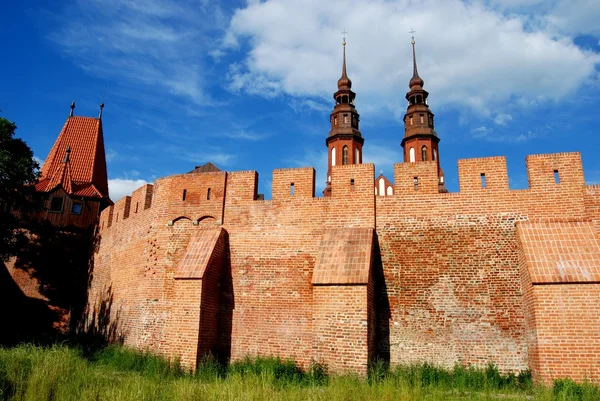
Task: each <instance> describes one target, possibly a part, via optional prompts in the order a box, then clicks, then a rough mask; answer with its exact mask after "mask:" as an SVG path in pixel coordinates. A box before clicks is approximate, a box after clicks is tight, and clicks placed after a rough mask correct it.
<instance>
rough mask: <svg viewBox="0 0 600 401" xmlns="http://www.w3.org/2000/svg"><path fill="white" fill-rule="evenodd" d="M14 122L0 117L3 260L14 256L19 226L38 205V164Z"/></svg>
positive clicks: (0, 252)
mask: <svg viewBox="0 0 600 401" xmlns="http://www.w3.org/2000/svg"><path fill="white" fill-rule="evenodd" d="M16 129H17V126H16V125H15V123H13V122H10V121H8V120H7V119H5V118H2V117H0V260H6V259H7V258H8V257H10V256H11V255H14V253H15V252H16V249H17V247H18V244H19V242H20V240H21V239H22V233H21V232H20V230H19V225H20V223H21V221H22V218H23V216H27V214H28V213H29V212H31V211H32V210H33V209H34V208H35V207H36V206H37V205H38V202H36V200H35V196H34V194H35V188H34V186H33V184H35V182H36V180H37V177H38V168H39V165H38V163H37V162H36V161H35V160H34V158H33V152H32V151H31V149H29V146H27V144H26V143H25V142H24V141H23V140H22V139H20V138H15V137H14V134H15V130H16Z"/></svg>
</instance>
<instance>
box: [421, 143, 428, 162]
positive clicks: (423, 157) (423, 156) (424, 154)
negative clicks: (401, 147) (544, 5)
mask: <svg viewBox="0 0 600 401" xmlns="http://www.w3.org/2000/svg"><path fill="white" fill-rule="evenodd" d="M421 160H423V161H424V162H426V161H427V146H423V147H422V148H421Z"/></svg>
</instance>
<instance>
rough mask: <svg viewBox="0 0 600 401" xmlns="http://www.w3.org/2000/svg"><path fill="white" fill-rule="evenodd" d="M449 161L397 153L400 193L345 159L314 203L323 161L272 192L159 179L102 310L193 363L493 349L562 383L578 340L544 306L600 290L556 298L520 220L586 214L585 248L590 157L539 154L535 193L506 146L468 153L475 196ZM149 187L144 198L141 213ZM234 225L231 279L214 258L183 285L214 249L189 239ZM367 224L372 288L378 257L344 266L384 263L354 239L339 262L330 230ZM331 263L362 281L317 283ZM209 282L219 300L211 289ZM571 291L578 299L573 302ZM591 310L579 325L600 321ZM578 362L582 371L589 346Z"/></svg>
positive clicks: (120, 238)
mask: <svg viewBox="0 0 600 401" xmlns="http://www.w3.org/2000/svg"><path fill="white" fill-rule="evenodd" d="M436 169H437V167H436V164H435V163H434V162H424V163H402V164H397V165H396V166H395V169H394V174H395V191H394V194H393V196H386V197H376V196H375V194H374V190H373V178H374V166H373V165H346V166H335V167H333V168H332V171H331V178H332V185H331V196H330V197H327V198H315V197H314V189H313V188H314V170H313V169H312V168H304V169H284V170H276V171H275V172H274V174H273V200H270V201H263V200H256V199H257V186H258V175H257V173H256V172H253V171H246V172H234V173H224V172H220V173H206V174H204V173H203V174H189V175H178V176H172V177H166V178H162V179H159V180H157V181H156V182H155V183H154V186H153V187H151V186H147V187H145V189H142V190H138V191H139V192H138V191H136V192H135V193H134V195H133V196H132V197H131V200H130V201H129V215H128V217H127V218H125V219H121V218H120V219H119V221H118V222H116V218H115V211H116V210H117V206H118V207H122V208H123V210H125V209H126V207H127V206H126V203H127V201H124V202H121V203H118V205H115V207H113V208H108V209H106V210H105V211H104V212H103V213H102V216H101V229H100V236H101V243H100V247H99V250H98V253H97V254H96V258H95V261H94V262H95V271H94V281H93V283H92V288H91V295H90V306H92V305H94V304H97V303H98V300H100V299H102V297H105V298H106V294H110V295H111V296H112V304H113V305H112V307H111V310H110V311H111V316H112V318H113V322H115V323H116V325H117V326H118V328H119V330H118V331H119V333H120V334H121V335H122V336H123V337H124V340H125V343H126V344H129V345H132V346H136V347H139V348H150V349H154V350H159V351H161V352H164V353H166V354H168V355H172V356H179V357H182V358H184V359H185V360H187V361H189V362H191V364H193V363H194V361H195V359H194V358H196V357H197V354H199V353H201V352H207V351H209V350H216V352H219V353H221V354H222V355H225V356H227V357H231V358H233V359H238V358H242V357H244V356H246V355H279V356H282V357H289V358H294V359H296V360H297V361H298V362H299V363H300V364H302V365H304V366H306V365H308V364H309V363H310V362H311V361H312V360H324V361H327V363H329V364H330V365H331V367H332V369H333V370H334V371H335V370H340V371H343V370H347V369H354V370H358V371H364V369H365V367H366V364H367V362H368V359H369V358H371V357H374V356H376V355H379V356H382V357H384V358H386V357H387V358H389V359H390V361H391V362H392V363H410V362H422V361H429V362H433V363H435V364H438V365H443V366H452V365H454V364H455V363H457V362H458V363H465V364H474V365H477V366H483V365H485V364H487V363H488V362H490V361H493V362H495V363H496V364H497V365H498V366H499V367H500V369H501V370H503V371H518V370H522V369H526V368H528V367H531V368H532V369H533V371H534V373H535V374H536V375H538V376H536V377H542V378H544V377H546V375H548V374H550V373H548V372H549V370H548V366H550V365H548V364H546V365H545V363H546V362H545V361H547V359H544V358H546V357H545V356H544V355H548V353H547V352H548V350H552V349H557V347H558V346H557V344H559V343H560V341H563V339H567V338H568V336H569V335H570V334H564V336H563V334H560V335H559V336H557V337H553V336H552V335H542V334H540V333H542V332H543V330H546V329H547V328H548V327H551V324H550V323H549V322H547V321H546V320H544V319H546V317H547V313H545V312H544V313H541V314H542V315H543V316H540V311H541V310H542V309H540V308H539V307H538V306H537V305H538V304H539V303H540V302H542V301H541V300H542V298H543V297H549V298H548V299H549V301H548V302H550V301H551V302H550V303H549V305H558V304H557V302H555V301H556V300H557V299H558V298H557V297H559V295H560V294H559V293H561V294H562V292H565V291H571V292H570V294H571V295H572V299H574V300H575V299H582V300H583V298H585V297H592V298H593V297H594V296H596V295H594V294H596V292H597V290H596V286H597V284H595V283H589V284H586V285H580V284H574V285H572V284H568V289H567V287H565V288H563V289H560V288H562V287H563V286H557V287H551V289H550V290H549V292H548V293H545V292H543V291H541V290H540V289H538V286H537V285H532V276H531V274H530V271H533V270H531V269H530V268H529V264H528V261H530V260H531V255H530V253H528V250H527V249H524V248H523V247H522V244H521V241H520V239H519V235H518V232H517V223H518V222H530V221H533V222H559V221H560V222H566V221H568V222H576V221H587V222H588V223H586V224H587V225H586V226H585V227H586V228H585V229H584V231H585V233H584V232H583V231H581V230H579V231H578V230H575V231H573V232H571V231H569V230H566V229H565V230H559V232H557V233H556V238H557V239H559V238H560V239H562V238H563V237H567V236H572V235H574V236H575V237H576V239H574V241H575V242H573V246H572V250H570V251H569V252H571V254H578V255H579V256H577V257H575V258H574V259H573V260H583V259H582V258H584V256H582V255H581V253H582V252H580V251H582V250H583V249H585V247H586V246H587V245H586V244H587V242H585V240H581V239H579V237H578V236H579V235H589V233H590V231H593V230H592V228H591V227H592V225H593V224H595V226H594V227H595V230H596V232H597V230H598V221H600V212H599V211H600V206H599V205H600V200H599V199H600V196H599V193H600V190H598V188H597V187H594V186H587V187H586V186H585V185H584V179H583V171H582V168H581V160H580V156H579V154H573V153H564V154H555V155H536V156H530V157H528V158H527V171H528V175H529V181H530V184H531V188H530V189H526V190H509V189H508V179H507V174H506V168H505V160H504V158H490V159H472V160H463V161H460V162H459V181H460V188H461V192H459V193H445V194H444V193H438V182H437V180H438V175H437V171H436ZM555 171H557V173H556V174H557V175H558V179H559V181H560V182H559V183H557V182H556V181H555ZM481 174H485V181H486V186H485V188H481ZM414 177H418V188H416V189H415V185H414V184H415V182H414ZM292 183H293V184H294V194H293V195H292V194H290V184H292ZM207 188H211V193H212V194H214V196H212V197H211V199H206V191H207ZM184 189H185V190H186V199H185V200H184V199H183V190H184ZM137 199H144V200H145V203H144V205H145V206H144V208H143V210H141V209H142V208H141V207H138V208H137V209H138V212H137V213H134V212H133V211H132V210H133V209H134V207H135V205H137V204H138V203H140V202H141V201H139V200H137ZM120 205H123V206H120ZM146 205H148V208H146ZM103 222H104V224H102V223H103ZM590 222H591V223H590ZM536 224H538V223H536ZM539 224H542V223H539ZM543 224H545V223H543ZM573 224H574V223H573ZM219 227H222V229H223V230H224V232H226V233H227V241H226V242H224V243H225V244H226V245H223V247H224V249H223V251H222V254H223V256H222V257H219V260H220V262H219V263H220V266H221V267H220V268H215V269H209V270H210V271H213V272H219V273H218V275H215V276H214V277H212V278H211V279H210V280H207V278H206V277H205V275H206V273H204V276H203V278H202V279H200V278H199V275H200V273H201V267H200V265H202V264H204V262H200V259H201V258H198V259H197V262H193V263H191V264H189V265H188V266H187V267H186V268H185V269H184V270H185V271H186V272H188V273H190V272H191V273H193V274H191V273H190V274H188V276H189V277H191V276H194V277H195V278H194V279H192V280H183V279H176V278H175V277H176V274H177V268H178V266H179V267H180V266H183V265H182V264H181V261H182V258H184V256H185V255H186V252H188V253H189V252H190V249H192V248H194V247H198V244H197V241H196V242H195V241H192V243H191V245H190V238H196V237H195V236H196V235H197V234H196V233H197V232H198V231H199V230H204V229H207V228H209V229H218V228H219ZM540 227H542V226H540ZM357 229H358V230H362V229H367V230H370V232H372V230H373V229H375V237H374V238H375V240H374V241H373V245H372V246H371V255H370V258H371V262H370V265H371V266H372V268H373V271H371V273H370V274H373V275H374V276H372V277H374V278H371V276H368V280H367V281H366V282H365V280H364V277H363V276H364V274H363V273H364V268H359V269H357V270H356V271H355V270H353V269H349V270H346V269H340V268H339V266H336V265H335V263H342V264H345V263H349V262H348V260H352V262H358V264H359V265H360V266H365V265H366V259H368V258H364V257H363V256H364V255H362V254H360V251H357V252H358V253H357V255H356V258H354V256H352V257H351V258H350V259H346V257H347V256H348V255H351V254H352V252H350V251H349V252H347V253H346V254H345V256H344V255H337V256H336V255H333V254H331V255H329V256H327V257H324V256H323V255H328V253H327V252H324V251H323V246H324V245H323V244H327V243H328V240H327V238H329V236H330V235H331V234H330V233H332V232H334V233H335V232H338V233H340V234H339V235H338V236H339V237H340V238H342V237H343V236H344V235H345V232H344V230H347V231H351V230H357ZM336 230H338V231H336ZM552 235H554V234H552ZM324 239H325V241H324ZM359 242H360V241H359ZM212 243H213V242H211V244H212ZM360 243H362V242H360ZM194 244H196V245H194ZM219 244H221V242H220V240H219V241H217V243H216V245H214V246H215V249H217V247H218V246H220V245H219ZM357 245H358V248H357V249H362V248H361V247H362V245H360V244H359V243H358V242H357ZM190 246H191V248H190ZM206 246H208V247H210V246H211V245H210V246H209V245H208V242H207V245H206ZM325 246H327V245H325ZM331 246H332V247H333V248H335V247H336V244H335V241H333V242H332V243H331ZM333 248H332V249H333ZM192 250H193V249H192ZM198 252H200V251H198ZM336 252H338V253H344V252H346V251H345V250H344V248H343V247H339V251H336ZM220 253H221V251H219V252H216V253H214V254H220ZM334 253H335V252H334ZM320 254H321V255H322V256H323V257H324V259H323V260H325V261H326V263H323V264H322V265H318V264H317V263H318V262H317V260H318V258H319V255H320ZM348 257H349V256H348ZM527 258H529V259H527ZM359 259H360V262H359ZM592 259H593V257H591V259H590V258H589V257H588V259H586V260H588V262H589V263H593V260H592ZM202 260H204V259H202ZM211 260H212V259H211ZM194 263H197V265H194ZM184 264H185V263H184ZM328 264H329V265H332V267H331V269H332V272H333V271H335V272H338V273H339V272H342V273H344V272H346V273H348V272H356V273H357V274H359V275H360V277H361V278H360V280H358V281H357V282H356V283H354V284H360V285H338V284H340V283H333V282H331V283H329V284H328V285H313V281H314V280H316V281H315V283H318V282H319V280H321V279H323V277H328V275H327V274H322V273H323V272H324V271H326V269H327V265H328ZM349 266H350V265H349ZM357 266H358V265H357ZM590 266H591V265H590ZM206 271H208V270H206ZM196 273H198V274H196ZM338 273H335V274H331V276H336V275H338ZM344 274H345V273H344ZM344 274H342V276H344ZM353 274H354V273H353ZM313 275H314V277H313ZM217 276H218V278H217ZM319 277H321V278H319ZM357 277H358V276H357ZM535 277H536V276H535V274H534V276H533V280H534V282H535V280H537V279H536V278H535ZM313 279H314V280H313ZM194 281H196V283H195V284H194ZM200 281H201V282H202V284H200V283H199V282H200ZM209 281H210V282H211V283H212V284H210V285H208V284H207V283H208V282H209ZM179 282H181V285H180V284H178V283H179ZM359 282H360V283H359ZM217 283H218V284H217ZM321 284H324V282H323V283H321ZM547 287H549V288H550V286H547ZM216 289H218V291H217V290H216ZM206 291H213V292H212V295H210V296H207V297H205V295H206ZM561 291H562V292H561ZM555 292H556V293H555ZM542 294H543V296H542ZM560 296H563V295H560ZM592 298H589V299H588V301H586V302H591V300H592ZM586 299H587V298H586ZM565 302H568V306H569V308H571V310H573V311H577V309H576V308H577V306H576V305H577V304H576V303H575V302H574V301H573V302H571V301H569V300H567V301H565ZM540 305H541V304H540ZM588 305H591V304H590V303H588ZM586 308H587V305H586V307H585V308H583V307H582V309H581V313H582V316H583V318H582V320H581V326H580V328H581V330H582V332H584V331H586V330H587V332H589V331H590V330H597V327H598V326H597V324H596V323H595V321H594V320H593V316H592V315H591V312H588V310H587V309H586ZM590 308H591V307H590ZM589 310H590V311H591V309H589ZM203 311H207V312H205V313H208V315H209V317H208V320H206V321H202V319H203V317H202V316H203V315H202V313H203ZM576 315H577V314H576V313H574V314H573V316H576ZM178 316H180V317H181V318H178ZM187 316H189V317H187ZM184 317H185V318H184ZM186 319H187V320H186ZM215 319H216V322H217V323H214V322H215ZM167 322H171V323H167ZM573 324H574V323H573ZM594 324H596V326H593V325H594ZM594 327H596V328H595V329H594ZM203 328H206V329H203ZM540 330H541V331H540ZM561 330H562V329H561ZM559 332H560V330H559V331H558V332H557V333H559ZM174 333H175V334H174ZM536 333H537V334H536ZM560 333H563V332H560ZM564 333H569V332H568V331H565V332H564ZM577 335H579V334H575V337H573V338H574V339H577V338H579V337H577ZM203 336H205V337H203ZM560 336H563V337H560ZM173 338H178V339H177V340H173ZM184 338H185V339H186V340H185V341H187V342H188V343H189V342H190V341H193V339H194V338H198V339H200V340H199V341H198V347H197V351H196V352H194V351H193V347H191V348H190V347H187V345H186V346H184V345H183V344H186V343H185V341H183V340H182V339H184ZM581 338H584V337H581ZM190 339H191V340H190ZM542 340H543V341H542ZM203 344H205V345H206V346H204V345H203ZM203 347H204V348H203ZM553 347H554V348H553ZM184 348H185V349H184ZM190 349H192V351H189V350H190ZM186 352H188V353H187V354H186ZM586 352H587V351H586ZM334 354H335V355H336V356H337V357H336V358H333V357H332V355H334ZM571 356H572V358H573V360H574V362H573V369H575V368H574V366H576V365H577V362H576V361H577V358H578V357H577V356H576V351H573V354H572V355H571ZM581 358H583V359H582V360H587V361H588V362H585V363H583V365H582V366H584V367H585V369H587V368H588V367H589V366H591V365H590V363H591V362H589V360H591V359H589V360H588V359H586V358H587V357H586V356H583V357H581ZM585 369H584V370H585ZM588 370H589V369H588ZM553 372H555V371H553ZM564 372H571V371H569V370H565V371H564ZM573 372H574V371H573ZM552 374H554V373H552ZM578 374H579V373H578ZM577 377H581V376H577Z"/></svg>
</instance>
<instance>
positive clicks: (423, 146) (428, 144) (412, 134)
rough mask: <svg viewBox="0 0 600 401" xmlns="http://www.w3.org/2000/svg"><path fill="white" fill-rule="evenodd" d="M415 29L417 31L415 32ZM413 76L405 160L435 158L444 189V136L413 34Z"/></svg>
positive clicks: (409, 97)
mask: <svg viewBox="0 0 600 401" xmlns="http://www.w3.org/2000/svg"><path fill="white" fill-rule="evenodd" d="M412 33H414V31H413V32H412ZM411 44H412V52H413V76H412V78H411V79H410V82H409V84H408V86H409V88H410V90H409V91H408V93H407V94H406V100H408V108H407V109H406V114H405V115H404V138H403V139H402V147H403V148H404V162H410V163H415V162H421V161H435V162H436V163H437V168H438V179H439V186H440V190H441V191H443V190H444V173H443V171H442V169H441V167H440V155H439V149H438V144H439V142H440V138H439V137H438V135H437V132H436V131H435V124H434V120H433V116H434V115H433V113H432V112H431V110H430V109H429V104H428V102H427V98H428V97H429V92H427V91H426V90H425V89H423V86H424V84H425V82H424V81H423V79H421V77H420V76H419V71H418V70H417V56H416V52H415V37H414V36H413V37H412V40H411Z"/></svg>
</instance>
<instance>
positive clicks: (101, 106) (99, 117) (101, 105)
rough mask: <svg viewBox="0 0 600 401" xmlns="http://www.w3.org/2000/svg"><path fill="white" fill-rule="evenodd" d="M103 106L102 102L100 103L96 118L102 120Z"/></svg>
mask: <svg viewBox="0 0 600 401" xmlns="http://www.w3.org/2000/svg"><path fill="white" fill-rule="evenodd" d="M103 108H104V103H100V114H98V119H99V120H102V109H103Z"/></svg>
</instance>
